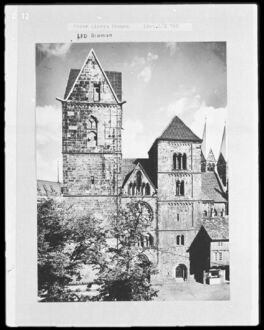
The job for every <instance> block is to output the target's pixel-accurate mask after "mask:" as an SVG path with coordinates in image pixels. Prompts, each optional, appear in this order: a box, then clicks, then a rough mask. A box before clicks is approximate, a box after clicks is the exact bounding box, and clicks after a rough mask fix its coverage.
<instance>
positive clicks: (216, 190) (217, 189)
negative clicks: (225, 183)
mask: <svg viewBox="0 0 264 330" xmlns="http://www.w3.org/2000/svg"><path fill="white" fill-rule="evenodd" d="M201 178H202V196H201V199H202V200H213V201H215V202H218V203H220V202H223V203H224V202H227V200H226V198H225V194H224V192H223V189H222V187H221V185H220V183H219V180H218V178H217V175H216V173H215V172H202V173H201Z"/></svg>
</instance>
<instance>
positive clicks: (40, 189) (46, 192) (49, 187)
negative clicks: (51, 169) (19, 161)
mask: <svg viewBox="0 0 264 330" xmlns="http://www.w3.org/2000/svg"><path fill="white" fill-rule="evenodd" d="M61 187H62V183H60V182H55V181H46V180H37V194H38V196H46V197H51V196H60V195H61Z"/></svg>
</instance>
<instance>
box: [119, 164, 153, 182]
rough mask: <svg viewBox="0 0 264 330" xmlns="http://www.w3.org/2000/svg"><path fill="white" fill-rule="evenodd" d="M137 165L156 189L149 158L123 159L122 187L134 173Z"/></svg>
mask: <svg viewBox="0 0 264 330" xmlns="http://www.w3.org/2000/svg"><path fill="white" fill-rule="evenodd" d="M137 164H140V166H141V168H142V169H143V171H144V172H145V174H146V175H147V177H148V179H149V180H150V183H152V184H153V186H154V187H155V188H156V182H155V177H154V175H153V170H152V166H151V162H150V160H149V159H148V158H123V159H122V167H121V169H122V170H121V178H122V185H124V184H125V183H126V182H127V180H128V178H129V177H130V175H131V174H132V172H133V171H134V169H135V167H136V166H137Z"/></svg>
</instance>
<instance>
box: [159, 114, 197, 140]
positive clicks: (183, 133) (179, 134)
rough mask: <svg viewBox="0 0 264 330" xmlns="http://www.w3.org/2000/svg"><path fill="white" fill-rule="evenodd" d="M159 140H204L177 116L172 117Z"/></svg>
mask: <svg viewBox="0 0 264 330" xmlns="http://www.w3.org/2000/svg"><path fill="white" fill-rule="evenodd" d="M159 140H176V141H192V142H202V140H201V139H200V138H199V137H198V136H197V135H195V134H194V133H193V132H192V131H191V129H190V128H189V127H188V126H186V125H185V124H184V122H183V121H182V120H181V119H180V118H179V117H177V116H175V117H174V118H173V119H172V121H171V122H170V124H169V125H168V126H167V128H166V129H165V130H164V131H163V133H162V134H161V136H160V137H159Z"/></svg>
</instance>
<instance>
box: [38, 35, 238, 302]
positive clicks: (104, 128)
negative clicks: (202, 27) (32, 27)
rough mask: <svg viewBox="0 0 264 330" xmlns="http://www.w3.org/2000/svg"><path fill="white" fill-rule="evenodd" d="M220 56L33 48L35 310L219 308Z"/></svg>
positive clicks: (224, 213) (171, 45)
mask: <svg viewBox="0 0 264 330" xmlns="http://www.w3.org/2000/svg"><path fill="white" fill-rule="evenodd" d="M226 48H227V47H226V42H220V41H211V42H122V43H117V42H111V43H107V42H101V43H37V44H36V45H35V51H36V155H37V160H36V166H37V182H36V188H37V191H36V194H37V200H36V203H37V249H38V251H37V253H38V275H37V277H38V278H37V281H38V283H37V286H38V302H40V303H41V302H42V303H44V302H91V301H92V302H100V301H176V300H177V301H184V300H193V301H199V300H211V301H219V300H222V301H223V300H229V299H230V286H231V285H232V277H231V278H230V269H232V265H231V264H230V262H229V257H230V252H229V204H228V191H229V189H228V187H229V176H228V150H227V139H228V120H227V113H228V111H229V110H228V102H227V94H228V93H227V61H226Z"/></svg>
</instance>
